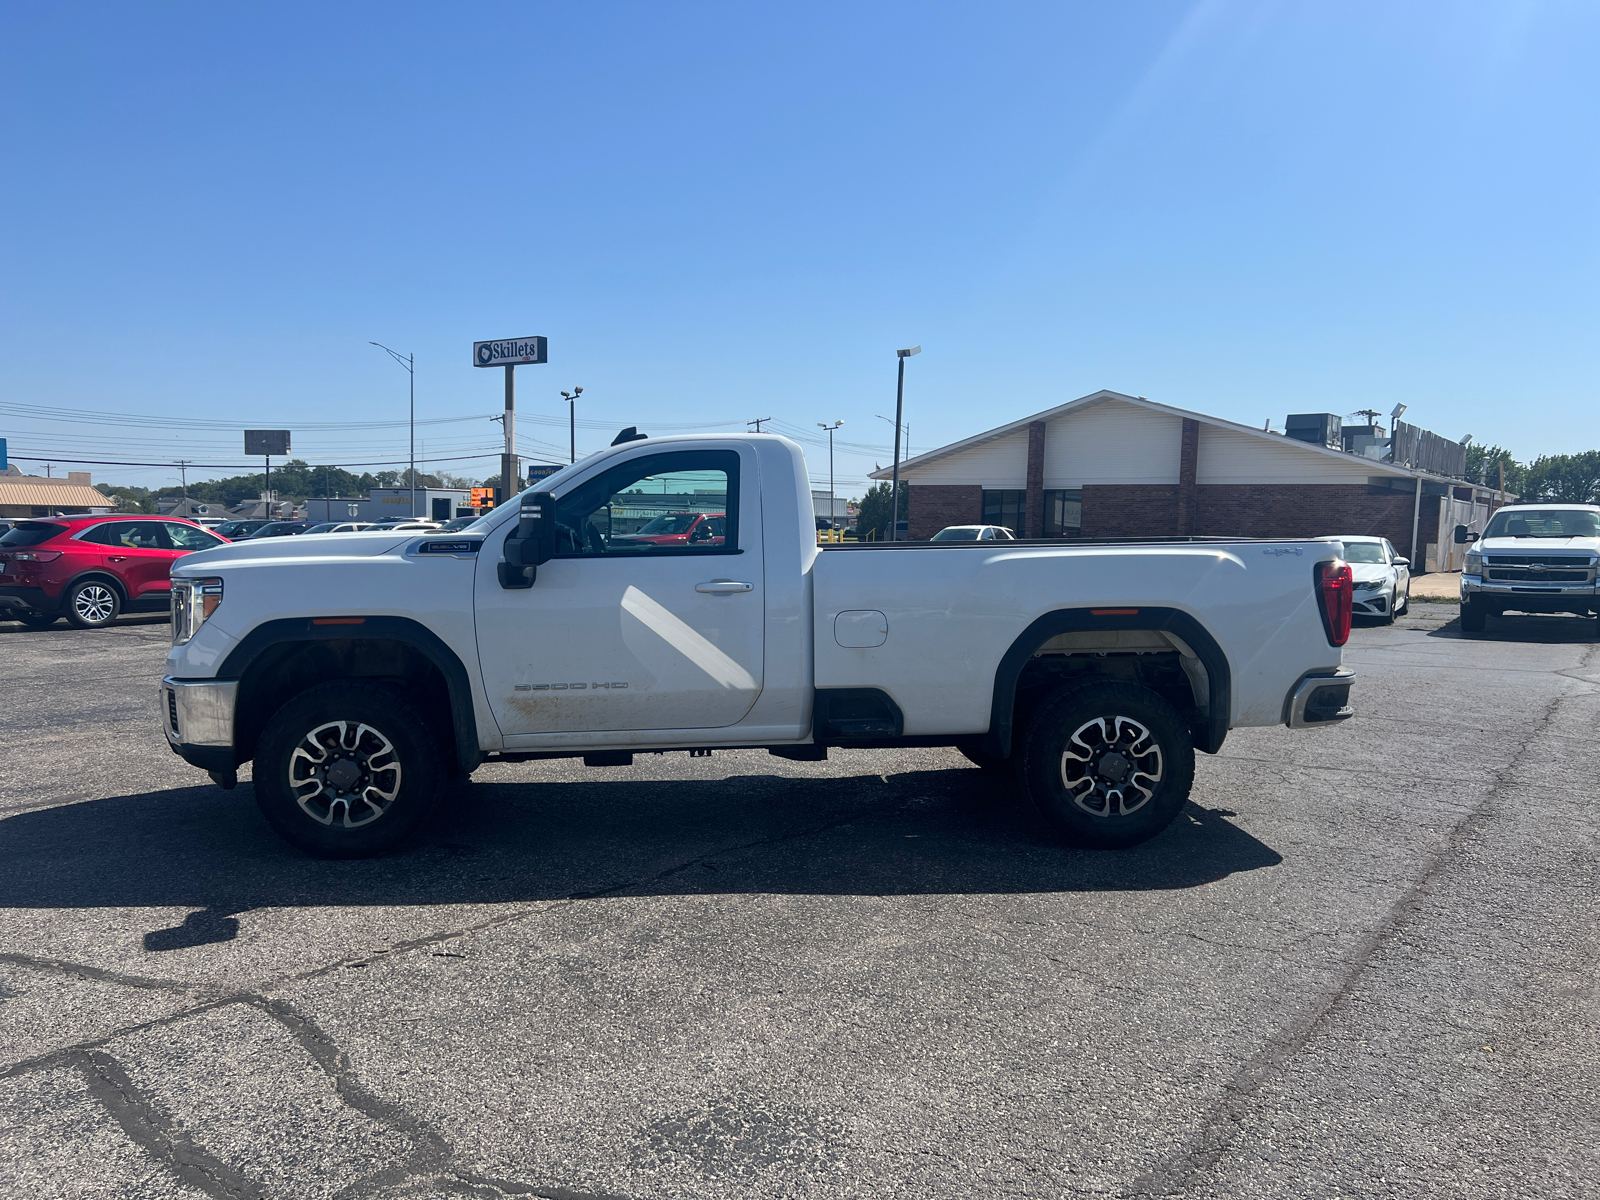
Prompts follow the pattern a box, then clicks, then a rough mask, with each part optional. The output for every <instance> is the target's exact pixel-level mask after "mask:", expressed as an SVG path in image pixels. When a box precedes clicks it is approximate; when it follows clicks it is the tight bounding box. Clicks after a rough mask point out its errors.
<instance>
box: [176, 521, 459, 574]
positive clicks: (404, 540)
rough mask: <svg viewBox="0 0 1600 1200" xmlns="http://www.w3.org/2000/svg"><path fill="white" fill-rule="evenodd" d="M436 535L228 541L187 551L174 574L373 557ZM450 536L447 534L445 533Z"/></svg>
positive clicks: (311, 536) (341, 535) (325, 535)
mask: <svg viewBox="0 0 1600 1200" xmlns="http://www.w3.org/2000/svg"><path fill="white" fill-rule="evenodd" d="M430 536H437V535H434V534H430V533H419V532H417V531H416V530H408V531H406V532H404V533H387V532H380V533H372V532H367V531H361V532H358V533H313V534H309V535H307V534H301V535H300V536H298V537H279V538H264V539H263V540H261V541H244V542H229V543H228V544H227V545H226V546H218V547H216V548H215V549H214V550H199V551H196V552H195V553H193V554H186V555H184V556H183V557H182V558H181V559H179V560H178V561H177V562H176V563H174V564H173V568H172V573H173V574H174V575H193V574H197V573H203V572H205V571H211V570H216V569H217V568H219V567H226V566H229V565H231V564H234V563H239V564H249V565H250V566H259V565H261V564H263V563H268V562H282V563H289V562H308V561H312V560H316V559H340V558H343V559H350V558H372V557H374V556H376V555H379V554H388V553H390V552H391V551H399V550H401V549H403V548H404V547H405V546H407V545H409V544H410V543H411V542H413V541H418V540H421V539H423V538H426V537H430ZM446 536H448V535H446Z"/></svg>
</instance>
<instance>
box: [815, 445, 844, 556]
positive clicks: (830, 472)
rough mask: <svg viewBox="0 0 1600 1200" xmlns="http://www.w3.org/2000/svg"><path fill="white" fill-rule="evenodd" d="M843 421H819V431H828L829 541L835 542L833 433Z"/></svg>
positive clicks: (836, 509) (835, 505) (836, 503)
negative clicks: (830, 422) (831, 422)
mask: <svg viewBox="0 0 1600 1200" xmlns="http://www.w3.org/2000/svg"><path fill="white" fill-rule="evenodd" d="M843 424H844V422H843V421H835V422H834V423H833V424H832V425H829V424H826V423H825V422H822V421H818V422H817V428H818V429H826V430H827V431H828V540H829V541H830V542H831V541H832V540H833V518H834V515H835V514H836V512H837V511H838V501H836V500H835V499H834V498H833V431H834V430H835V429H837V428H839V426H841V425H843Z"/></svg>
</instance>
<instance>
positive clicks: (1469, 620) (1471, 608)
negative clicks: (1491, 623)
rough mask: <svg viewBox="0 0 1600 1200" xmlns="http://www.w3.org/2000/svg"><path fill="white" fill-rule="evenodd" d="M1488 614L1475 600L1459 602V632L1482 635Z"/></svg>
mask: <svg viewBox="0 0 1600 1200" xmlns="http://www.w3.org/2000/svg"><path fill="white" fill-rule="evenodd" d="M1488 616H1489V614H1488V612H1487V611H1486V610H1485V609H1484V607H1483V605H1482V604H1480V603H1479V602H1478V601H1476V600H1471V599H1468V600H1463V601H1462V602H1461V632H1462V633H1482V632H1483V630H1484V627H1485V625H1486V624H1487V621H1488Z"/></svg>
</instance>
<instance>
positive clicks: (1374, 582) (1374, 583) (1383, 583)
mask: <svg viewBox="0 0 1600 1200" xmlns="http://www.w3.org/2000/svg"><path fill="white" fill-rule="evenodd" d="M1388 586H1389V581H1388V580H1387V579H1368V580H1365V581H1363V582H1361V583H1358V584H1356V591H1358V592H1378V591H1382V590H1383V589H1384V588H1386V587H1388Z"/></svg>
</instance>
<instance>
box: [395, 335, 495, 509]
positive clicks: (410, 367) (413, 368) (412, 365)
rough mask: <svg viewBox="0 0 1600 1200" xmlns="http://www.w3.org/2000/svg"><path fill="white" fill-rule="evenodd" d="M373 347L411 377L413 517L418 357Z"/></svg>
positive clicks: (415, 495)
mask: <svg viewBox="0 0 1600 1200" xmlns="http://www.w3.org/2000/svg"><path fill="white" fill-rule="evenodd" d="M370 344H371V345H374V346H376V347H377V348H378V349H379V350H382V351H383V352H384V353H385V354H387V355H388V356H389V357H390V358H392V359H394V360H395V362H397V363H399V364H400V365H401V366H402V367H404V368H405V369H406V374H407V375H409V376H411V515H412V516H413V517H414V516H416V515H417V356H416V355H415V354H401V353H400V352H399V351H397V350H391V349H389V347H387V346H385V345H384V344H383V343H382V342H372V343H370ZM510 405H511V368H510V367H507V368H506V406H507V407H508V408H509V407H510Z"/></svg>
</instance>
